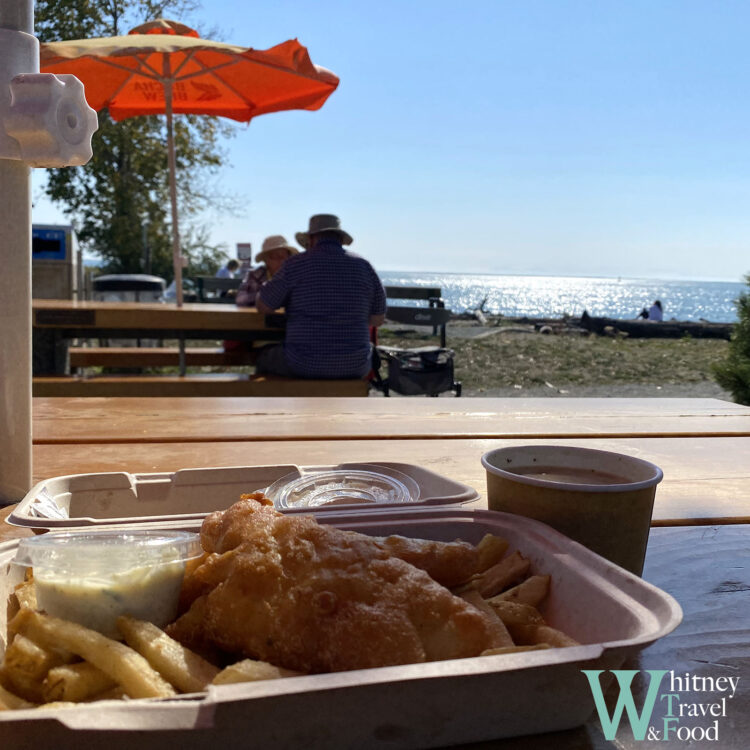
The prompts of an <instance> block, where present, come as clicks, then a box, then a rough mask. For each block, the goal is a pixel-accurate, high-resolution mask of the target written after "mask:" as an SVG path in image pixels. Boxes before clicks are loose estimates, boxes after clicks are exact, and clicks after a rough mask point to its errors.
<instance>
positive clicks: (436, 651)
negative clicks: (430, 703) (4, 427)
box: [0, 493, 577, 710]
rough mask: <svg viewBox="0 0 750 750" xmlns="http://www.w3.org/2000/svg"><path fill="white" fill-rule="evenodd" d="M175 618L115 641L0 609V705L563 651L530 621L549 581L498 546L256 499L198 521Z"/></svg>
mask: <svg viewBox="0 0 750 750" xmlns="http://www.w3.org/2000/svg"><path fill="white" fill-rule="evenodd" d="M201 543H202V546H203V549H204V551H205V554H204V556H203V557H202V558H201V559H200V560H198V561H197V562H196V563H195V564H192V565H191V566H189V568H188V570H187V571H186V574H185V580H184V583H183V587H182V592H181V602H180V608H181V609H180V615H179V616H178V618H177V619H176V620H175V621H174V622H172V623H171V624H170V625H168V626H167V627H166V628H164V629H162V628H160V627H157V626H156V625H154V624H152V623H150V622H145V621H143V620H137V619H134V618H132V617H127V616H126V617H119V618H118V620H117V629H118V631H119V633H120V636H121V637H120V639H113V638H110V637H107V636H105V635H102V634H100V633H98V632H97V631H94V630H91V629H89V628H87V627H85V626H83V625H81V624H78V623H75V622H71V621H67V620H62V619H59V618H56V617H52V616H50V615H49V614H47V613H45V612H43V611H40V610H38V609H37V604H36V600H35V596H34V583H33V577H28V578H27V580H26V581H24V582H23V583H21V584H19V585H18V586H17V587H16V589H15V591H14V593H13V595H12V597H11V599H12V601H11V602H10V603H9V615H10V619H9V622H8V628H7V631H8V634H7V647H6V651H5V657H4V661H3V663H2V666H0V710H2V709H23V708H31V707H34V706H55V707H58V706H59V707H64V706H71V705H76V704H77V703H79V702H90V701H95V700H103V699H113V698H130V699H138V698H169V697H172V696H175V695H178V694H182V693H199V692H201V691H204V690H207V689H208V687H209V686H210V685H217V686H220V685H226V684H233V683H237V682H248V681H255V680H268V679H280V678H289V677H294V676H295V675H300V674H315V673H323V672H332V671H343V670H350V669H362V668H371V667H381V666H390V665H398V664H410V663H418V662H426V661H437V660H443V659H453V658H463V657H472V656H490V655H498V654H507V653H518V652H525V651H531V650H537V649H544V648H555V647H566V646H572V645H577V643H576V641H574V640H573V639H572V638H570V637H569V636H568V635H566V634H565V633H562V632H560V631H559V630H556V629H555V628H553V627H551V626H550V625H549V624H548V623H547V622H545V620H544V617H543V616H542V613H541V612H540V610H539V609H538V607H539V605H540V604H541V603H542V602H543V600H544V598H545V597H546V596H547V593H548V591H549V585H550V576H549V575H541V574H534V575H529V573H530V568H531V565H530V562H529V561H528V560H526V559H525V558H524V557H523V556H522V555H521V554H520V553H519V552H518V551H517V550H514V551H511V552H509V551H508V550H509V544H508V542H507V541H506V540H504V539H501V538H499V537H496V536H492V535H487V536H485V537H484V538H483V539H482V540H481V541H480V542H479V544H477V545H471V544H468V543H466V542H461V541H457V542H436V541H431V540H420V539H410V538H406V537H401V536H390V537H371V536H367V535H364V534H360V533H358V532H354V531H346V530H342V529H338V528H336V527H334V526H329V525H326V524H320V523H318V522H317V521H316V520H315V518H314V517H313V516H308V515H302V514H282V513H279V512H277V511H276V510H275V509H274V508H273V507H272V506H271V505H268V504H267V503H266V502H265V498H263V496H262V495H260V494H259V493H254V494H253V495H247V496H243V499H242V500H240V501H239V502H237V503H235V504H234V505H233V506H231V507H230V508H229V509H227V510H226V511H220V512H216V513H213V514H211V515H210V516H208V517H207V518H206V519H205V521H204V523H203V526H202V529H201Z"/></svg>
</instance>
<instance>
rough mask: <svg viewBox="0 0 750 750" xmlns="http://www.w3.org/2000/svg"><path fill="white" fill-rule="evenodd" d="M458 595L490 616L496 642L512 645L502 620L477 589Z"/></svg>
mask: <svg viewBox="0 0 750 750" xmlns="http://www.w3.org/2000/svg"><path fill="white" fill-rule="evenodd" d="M459 596H460V597H461V598H462V599H463V600H464V601H466V602H469V604H473V605H474V606H475V607H476V608H477V609H480V610H482V612H486V613H487V614H488V615H490V616H491V617H492V622H493V623H494V628H493V632H494V635H495V638H496V639H497V642H498V644H500V645H502V646H512V645H513V639H512V638H511V636H510V633H509V632H508V628H506V627H505V624H504V623H503V621H502V620H501V619H500V618H499V617H498V615H497V612H495V610H494V609H493V608H492V607H490V605H489V604H487V602H486V601H485V600H484V599H483V598H482V595H481V594H480V593H479V592H478V591H473V590H469V591H464V592H463V593H461V594H459Z"/></svg>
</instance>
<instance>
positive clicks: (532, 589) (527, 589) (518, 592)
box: [493, 576, 549, 607]
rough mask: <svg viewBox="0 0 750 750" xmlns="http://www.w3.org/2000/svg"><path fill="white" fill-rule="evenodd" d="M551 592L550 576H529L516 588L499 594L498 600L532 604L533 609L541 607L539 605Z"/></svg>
mask: <svg viewBox="0 0 750 750" xmlns="http://www.w3.org/2000/svg"><path fill="white" fill-rule="evenodd" d="M548 591H549V576H529V577H528V578H527V579H526V580H525V581H523V582H521V583H519V584H518V586H514V587H513V588H512V589H508V591H503V593H502V594H498V595H497V596H496V597H493V598H496V599H501V600H503V601H506V602H521V604H530V605H531V606H532V607H537V606H539V603H540V602H541V601H542V600H543V599H544V597H545V596H547V592H548Z"/></svg>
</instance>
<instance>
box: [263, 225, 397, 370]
mask: <svg viewBox="0 0 750 750" xmlns="http://www.w3.org/2000/svg"><path fill="white" fill-rule="evenodd" d="M295 237H296V239H297V242H299V244H300V245H302V246H303V247H304V248H305V249H306V250H307V252H305V253H300V254H299V255H295V256H293V257H291V258H289V259H288V260H287V261H286V262H285V263H284V265H283V266H282V267H281V270H280V271H279V272H278V273H277V274H276V275H275V276H274V277H273V278H272V279H271V280H270V281H268V282H267V283H266V284H264V285H263V286H262V287H261V289H260V292H259V293H258V296H257V297H256V301H255V304H256V307H257V308H258V310H259V311H260V312H262V313H265V314H268V313H271V312H273V311H274V310H277V309H278V308H280V307H283V308H285V310H286V316H287V323H286V335H285V338H284V343H283V344H273V345H270V346H267V347H264V348H263V349H262V350H261V351H260V352H259V353H258V358H257V361H256V371H257V372H258V373H272V374H275V375H287V376H292V377H299V378H323V379H338V378H364V377H365V376H366V375H367V374H368V373H369V372H370V368H371V359H372V344H371V343H370V327H371V326H373V327H377V326H379V325H382V323H383V321H384V320H385V290H384V289H383V285H382V284H381V282H380V279H379V278H378V275H377V273H375V269H374V268H373V267H372V266H371V265H370V264H369V263H368V262H367V261H366V260H365V259H364V258H361V257H360V256H358V255H355V254H354V253H351V252H349V251H348V250H344V248H343V245H351V244H352V242H353V240H352V238H351V236H350V235H349V234H348V233H347V232H345V231H344V230H343V229H341V222H340V220H339V218H338V217H337V216H333V215H332V214H316V215H315V216H312V217H311V218H310V225H309V229H308V231H307V232H298V233H297V234H296V235H295Z"/></svg>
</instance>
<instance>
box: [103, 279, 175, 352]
mask: <svg viewBox="0 0 750 750" xmlns="http://www.w3.org/2000/svg"><path fill="white" fill-rule="evenodd" d="M166 286H167V282H166V281H165V280H164V279H162V278H161V276H150V275H149V274H145V273H113V274H105V275H104V276H96V277H95V278H94V279H92V281H91V296H92V298H93V299H94V300H97V301H99V302H164V290H165V289H166ZM101 344H102V345H103V346H160V345H161V341H159V340H157V339H108V340H107V341H106V342H105V341H102V342H101Z"/></svg>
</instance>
